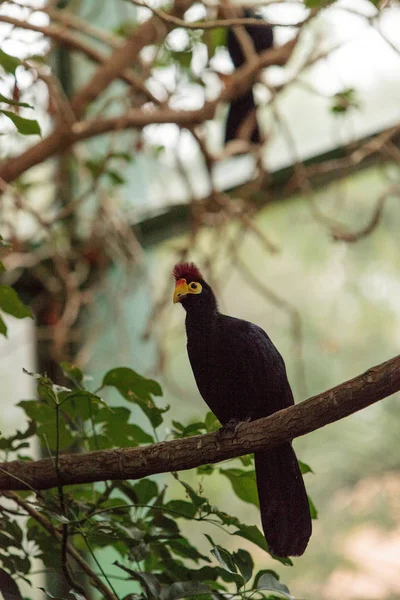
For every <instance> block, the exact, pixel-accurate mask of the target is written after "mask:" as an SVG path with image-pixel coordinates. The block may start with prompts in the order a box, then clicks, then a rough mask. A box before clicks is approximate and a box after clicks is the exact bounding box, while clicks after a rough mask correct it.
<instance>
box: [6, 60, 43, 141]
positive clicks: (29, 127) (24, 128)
mask: <svg viewBox="0 0 400 600" xmlns="http://www.w3.org/2000/svg"><path fill="white" fill-rule="evenodd" d="M20 64H21V61H20V59H19V58H17V57H16V56H12V55H11V54H7V52H4V50H0V72H1V70H3V71H4V72H5V73H7V74H9V75H12V76H13V77H15V72H16V70H17V68H18V67H19V66H20ZM1 104H7V105H8V106H13V107H15V108H16V109H20V108H30V109H31V108H33V107H32V106H31V105H30V104H28V103H26V102H19V101H18V100H15V99H14V98H8V97H7V96H3V94H0V105H1ZM0 114H2V115H4V116H5V117H7V118H8V119H10V121H12V122H13V123H14V125H15V127H16V129H17V131H18V133H21V134H22V135H40V134H41V130H40V125H39V123H38V122H37V121H36V120H34V119H27V118H25V117H21V116H20V115H19V114H17V113H16V112H11V111H10V110H6V109H4V108H1V106H0Z"/></svg>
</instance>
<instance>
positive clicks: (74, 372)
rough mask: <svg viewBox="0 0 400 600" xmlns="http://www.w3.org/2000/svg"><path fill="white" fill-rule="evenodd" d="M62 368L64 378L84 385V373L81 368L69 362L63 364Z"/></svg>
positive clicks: (61, 364)
mask: <svg viewBox="0 0 400 600" xmlns="http://www.w3.org/2000/svg"><path fill="white" fill-rule="evenodd" d="M60 367H61V369H62V372H63V373H64V376H65V377H67V378H68V379H70V380H71V381H73V382H74V383H76V382H78V383H82V380H83V373H82V371H81V370H80V368H79V367H77V366H76V365H74V364H73V363H69V362H61V363H60Z"/></svg>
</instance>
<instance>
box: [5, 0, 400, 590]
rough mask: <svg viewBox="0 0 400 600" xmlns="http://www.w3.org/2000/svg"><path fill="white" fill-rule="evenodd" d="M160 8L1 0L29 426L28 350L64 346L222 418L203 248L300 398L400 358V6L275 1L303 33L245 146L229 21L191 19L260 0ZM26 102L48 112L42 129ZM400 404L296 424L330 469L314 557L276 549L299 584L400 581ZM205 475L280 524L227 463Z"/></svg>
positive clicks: (52, 351) (22, 386)
mask: <svg viewBox="0 0 400 600" xmlns="http://www.w3.org/2000/svg"><path fill="white" fill-rule="evenodd" d="M181 4H182V3H181ZM148 6H149V5H147V6H144V5H143V3H138V2H125V1H122V0H112V1H111V0H108V1H107V2H106V1H103V0H96V2H90V0H85V1H78V0H77V1H70V2H68V0H64V1H59V2H47V3H46V2H42V1H39V0H38V1H35V0H32V1H31V2H24V1H22V0H21V1H18V2H11V1H6V2H2V3H1V5H0V42H1V51H0V65H1V70H2V72H1V78H0V94H1V96H0V100H1V102H3V101H4V99H5V101H4V102H3V104H0V107H1V109H4V110H2V111H1V112H2V114H1V115H0V130H1V133H2V135H1V137H0V159H1V163H0V184H1V194H2V196H1V199H0V202H1V204H0V234H1V235H2V236H3V238H4V239H6V240H7V241H10V242H11V243H12V250H11V251H9V252H8V253H7V254H6V255H5V257H4V263H5V265H6V268H7V273H6V275H5V278H6V281H7V283H10V284H12V285H13V286H14V287H15V289H16V290H17V291H18V292H19V294H20V296H21V297H22V298H23V299H24V301H25V302H27V303H28V304H29V305H30V306H31V307H32V310H33V312H34V315H35V319H34V321H30V322H27V320H24V321H19V320H17V319H13V318H12V317H8V318H6V319H5V320H6V324H7V326H8V340H5V339H3V338H2V339H1V340H0V377H1V381H2V386H3V394H2V400H1V402H2V410H1V416H0V429H1V431H2V432H5V433H6V434H8V433H11V432H12V431H14V430H15V429H16V428H20V427H22V422H21V420H22V419H23V415H22V411H21V410H20V409H19V408H18V407H16V406H15V404H16V402H17V401H18V400H20V399H22V398H28V397H32V395H33V394H34V389H33V387H32V383H31V381H30V379H29V378H28V377H26V376H25V375H23V373H22V368H25V369H27V370H36V371H40V372H44V371H46V372H47V373H48V374H49V375H51V376H52V377H55V378H56V379H59V380H60V382H61V373H60V371H59V369H58V367H57V363H58V362H60V361H61V360H71V361H74V362H76V363H77V364H79V366H81V367H82V368H83V369H84V371H85V372H86V373H88V374H90V375H91V376H92V377H93V378H94V380H95V381H98V380H100V378H101V377H102V375H103V373H104V372H105V371H107V370H109V369H111V368H112V367H114V366H121V365H125V366H130V367H131V368H133V369H135V370H137V371H138V372H139V373H142V374H144V375H147V376H151V377H154V378H156V379H157V380H159V381H160V382H161V384H162V387H163V390H164V398H163V400H162V402H163V403H164V402H165V403H166V404H170V405H171V411H170V413H168V414H169V415H170V416H169V417H168V419H170V420H172V419H174V417H175V418H177V417H179V420H180V421H182V422H190V421H191V420H198V419H202V418H203V417H204V415H205V412H206V407H205V404H204V403H203V401H202V399H201V397H200V396H199V393H198V392H197V389H196V386H195V383H194V379H193V376H192V373H191V369H190V365H189V362H188V359H187V355H186V337H185V330H184V311H183V310H182V309H181V307H179V306H173V305H172V292H173V280H172V276H171V270H172V267H173V265H174V264H175V262H177V261H179V260H186V259H187V260H193V261H195V262H196V263H197V264H198V266H199V267H200V268H201V270H202V271H203V273H204V276H205V278H206V279H207V281H208V282H209V283H210V284H211V285H212V286H213V288H214V289H215V292H216V293H217V295H218V298H219V303H220V308H221V310H222V311H223V312H226V313H228V314H232V315H235V316H237V317H240V318H244V319H248V320H250V321H253V322H255V323H257V324H259V325H260V326H262V327H263V328H264V329H265V330H266V331H267V332H268V334H269V335H270V337H271V338H272V340H273V341H274V343H275V344H276V346H277V347H278V348H279V350H280V351H281V353H282V355H283V356H284V358H285V362H286V365H287V369H288V374H289V379H290V382H291V384H292V387H293V390H294V394H295V398H296V400H297V401H301V400H304V399H305V398H307V397H309V396H311V395H313V394H316V393H318V392H321V391H324V390H326V389H328V388H329V387H332V386H335V385H337V384H339V383H341V382H343V381H345V380H346V379H349V378H351V377H354V376H356V375H358V374H360V373H361V372H363V371H364V370H366V369H367V368H369V367H371V366H373V365H375V364H378V363H380V362H383V361H385V360H387V359H389V358H391V357H392V356H394V355H396V354H397V353H398V352H399V345H400V310H399V306H400V260H399V251H400V248H399V245H400V242H399V240H400V235H399V232H400V210H399V197H400V147H399V144H400V113H399V107H400V75H399V73H400V36H399V31H400V7H399V5H398V4H396V3H390V2H383V3H382V4H378V3H376V2H368V1H364V0H339V1H337V2H332V3H328V4H327V3H324V4H323V5H322V4H321V5H319V3H318V2H314V1H312V2H309V3H306V4H304V3H303V2H300V1H299V2H297V1H294V2H293V1H290V0H287V1H278V0H275V1H271V0H268V1H267V2H263V3H260V4H255V3H254V4H253V5H251V8H252V9H258V14H259V15H261V16H262V17H263V18H264V19H265V20H266V21H268V22H269V23H271V24H272V25H273V26H274V27H273V29H274V39H275V42H274V43H275V48H280V49H282V48H283V51H282V53H281V54H282V55H281V56H280V57H278V58H277V60H275V59H271V61H269V59H265V62H264V63H263V64H260V65H259V66H258V67H257V68H256V69H255V71H254V77H253V79H252V81H251V82H250V84H247V87H248V88H251V85H254V96H255V101H256V105H257V122H258V127H259V130H260V140H259V142H256V143H254V142H253V141H252V140H251V139H246V136H243V137H242V138H240V139H239V137H238V139H234V140H233V141H231V142H229V143H228V144H224V136H225V126H226V125H225V123H226V117H227V112H228V110H229V99H230V96H229V93H230V90H231V89H233V88H232V87H230V86H233V85H234V82H235V79H234V78H235V72H234V67H233V64H232V60H231V58H230V55H229V51H228V48H227V44H228V37H227V30H226V29H225V28H218V27H216V28H211V29H205V30H202V29H201V28H199V29H197V28H195V27H186V26H185V23H183V21H182V22H179V19H181V20H182V19H184V20H185V21H186V22H187V23H189V24H193V23H194V22H195V21H204V20H205V19H210V20H212V19H214V20H215V19H217V18H227V17H229V16H230V15H231V14H234V15H236V14H237V15H239V16H240V15H242V14H243V13H242V12H240V11H242V10H243V5H239V4H237V3H235V5H234V6H233V5H228V4H227V3H224V2H222V3H221V4H219V3H217V2H195V3H190V2H187V3H186V4H184V6H183V8H182V6H180V4H179V3H176V4H174V5H172V9H171V11H172V12H171V13H168V14H174V15H175V17H176V19H177V21H176V22H170V21H169V20H168V19H167V17H165V15H166V13H164V12H162V13H161V14H158V13H157V12H155V11H157V10H158V9H159V8H160V7H161V5H160V4H158V3H156V2H153V3H152V4H151V9H150V8H149V7H148ZM248 6H250V5H248ZM228 9H229V10H230V11H232V10H236V11H239V12H237V13H232V12H229V11H228ZM162 10H163V11H164V10H170V7H169V8H166V7H165V6H162ZM174 11H175V12H174ZM224 11H225V12H224ZM227 11H228V12H227ZM149 23H150V24H151V26H149ZM146 27H147V29H146ZM242 30H243V27H242ZM138 32H139V33H141V34H142V37H141V38H140V40H139V41H140V44H139V45H140V47H139V46H138V42H136V46H135V42H134V40H135V39H136V40H137V39H138V36H139V33H138ZM143 32H144V33H143ZM135 36H136V38H135ZM249 37H250V38H251V35H250V36H249ZM129 44H130V45H129ZM124 45H125V47H126V49H125V52H123V53H122V56H123V59H122V61H120V64H119V66H118V65H117V66H116V67H115V71H114V74H113V76H109V77H108V79H107V77H105V79H104V78H103V79H101V74H102V73H103V75H104V72H105V71H104V69H105V66H106V65H107V64H108V65H110V64H111V61H112V59H113V57H114V58H115V56H116V55H117V53H118V50H119V49H120V48H123V47H124ZM285 49H287V51H286V50H285ZM129 52H131V56H130V55H129ZM265 52H266V53H267V52H268V50H266V51H265ZM271 52H273V51H271ZM285 52H286V54H285ZM265 56H266V54H265ZM10 57H11V59H14V61H16V62H13V61H12V60H11V62H10ZM250 59H251V57H250V58H248V61H249V63H250ZM107 61H108V62H107ZM124 61H125V62H124ZM114 62H115V61H114ZM264 66H265V67H267V68H263V67H264ZM102 67H103V68H104V69H103V71H101V68H102ZM111 67H112V64H111ZM236 73H237V72H236ZM232 82H233V83H232ZM96 85H97V88H96ZM7 99H8V101H7ZM10 100H11V102H10ZM219 100H224V102H222V101H221V102H219ZM226 100H228V102H227V101H226ZM22 102H23V103H27V104H29V105H31V106H33V108H29V107H26V106H21V103H22ZM207 103H208V104H207ZM213 103H214V104H213ZM210 105H213V106H214V108H215V111H213V112H211V113H207V107H208V106H210ZM9 111H11V112H12V113H13V114H15V115H17V117H21V118H22V119H23V120H26V119H35V120H37V122H38V123H39V125H40V128H41V136H39V135H35V134H34V133H33V134H32V135H27V134H26V133H27V131H26V124H25V125H24V123H23V122H18V119H15V118H14V119H12V118H10V116H9V115H8V114H7V112H9ZM168 111H169V112H168ZM171 111H173V114H172V113H171ZM179 115H181V116H179ZM182 115H189V116H186V117H184V118H182ZM189 117H190V118H189ZM191 119H192V120H191ZM106 399H107V400H109V401H110V402H113V401H114V399H113V397H112V395H111V394H110V395H109V396H107V398H106ZM134 418H136V416H135V415H134ZM138 419H140V417H139V416H138ZM399 421H400V406H399V397H398V395H397V396H394V397H391V398H389V399H386V400H384V401H383V402H380V403H378V404H376V405H374V406H372V407H370V408H369V409H367V410H365V411H362V412H361V413H358V414H355V415H353V416H351V417H349V418H347V419H345V420H343V421H340V422H338V423H335V424H334V425H330V426H329V427H326V428H323V429H320V430H318V431H316V432H314V433H312V434H310V435H308V436H307V437H305V438H302V439H298V440H296V442H295V447H296V449H297V452H298V455H299V458H300V459H301V460H302V461H304V462H306V463H308V464H309V465H310V466H311V467H312V469H313V471H314V474H308V475H307V476H306V484H307V487H308V491H309V493H310V495H311V497H312V498H313V501H314V503H315V504H316V506H317V508H318V513H319V515H318V520H317V521H315V522H314V530H315V533H314V535H313V537H312V539H311V542H310V545H309V549H308V551H307V552H306V554H305V556H303V557H302V558H299V559H296V560H295V561H294V567H292V568H288V567H283V566H281V565H279V567H278V568H276V567H275V565H269V564H268V565H266V566H265V568H271V566H272V568H274V569H276V570H277V571H278V572H279V573H281V575H282V578H283V579H284V581H285V582H287V583H288V584H289V587H290V590H291V592H292V593H293V594H294V595H295V596H296V597H298V598H310V599H311V598H315V599H316V598H321V599H323V600H339V599H349V600H358V599H361V598H363V599H366V600H369V599H371V600H378V599H379V600H380V599H382V600H395V599H398V598H400V579H399V576H398V574H399V571H400V476H399V473H400V453H399V450H398V435H399V425H398V423H399ZM165 435H166V436H167V435H168V427H166V429H165ZM203 485H204V488H205V491H206V493H207V494H208V495H209V496H210V500H211V501H212V502H213V503H215V504H216V505H220V506H221V507H223V506H224V505H226V503H227V502H229V504H230V505H232V509H231V510H232V512H234V513H236V514H238V515H240V516H241V518H242V519H243V520H248V521H249V523H250V522H251V523H253V522H257V519H258V515H257V511H256V509H255V508H254V507H251V508H249V506H248V505H245V504H242V503H240V502H239V500H237V502H236V503H235V498H233V499H232V494H231V489H230V488H228V487H227V486H226V479H225V478H223V477H218V476H217V475H213V476H212V477H209V478H207V477H205V478H204V482H203ZM251 551H252V553H253V555H254V556H255V558H256V559H258V560H259V561H260V564H262V565H263V563H262V561H264V560H265V557H263V556H261V554H260V556H257V553H255V554H254V548H251ZM260 552H261V551H260Z"/></svg>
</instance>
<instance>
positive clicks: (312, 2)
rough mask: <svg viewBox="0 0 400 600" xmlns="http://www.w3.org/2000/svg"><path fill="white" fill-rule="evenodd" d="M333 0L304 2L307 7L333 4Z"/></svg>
mask: <svg viewBox="0 0 400 600" xmlns="http://www.w3.org/2000/svg"><path fill="white" fill-rule="evenodd" d="M333 2H334V0H306V1H305V4H306V7H307V8H318V7H322V6H323V7H325V6H329V5H330V4H333Z"/></svg>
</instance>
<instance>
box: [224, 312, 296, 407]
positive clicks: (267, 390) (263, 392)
mask: <svg viewBox="0 0 400 600" xmlns="http://www.w3.org/2000/svg"><path fill="white" fill-rule="evenodd" d="M226 318H227V319H229V321H230V322H229V321H227V322H226V323H225V324H224V329H225V330H226V331H227V341H228V346H227V347H229V348H230V351H233V352H235V353H236V352H238V353H240V356H241V371H242V374H243V378H244V379H245V380H246V384H247V386H249V388H250V389H251V391H252V404H253V403H254V405H257V408H256V413H257V415H255V416H256V418H258V417H262V416H266V414H271V413H273V412H276V411H277V410H281V409H282V408H286V407H288V406H291V405H292V404H294V399H293V393H292V390H291V387H290V384H289V381H288V378H287V374H286V367H285V363H284V360H283V358H282V356H281V354H280V353H279V351H278V350H277V348H276V347H275V345H274V344H273V343H272V341H271V339H270V338H269V336H268V335H267V334H266V333H265V331H264V330H263V329H261V327H259V326H258V325H255V324H254V323H249V322H248V321H243V320H241V319H234V318H233V317H226ZM231 319H232V321H231ZM230 338H232V339H231V340H230ZM229 341H230V342H231V343H229ZM266 409H267V410H266Z"/></svg>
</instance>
